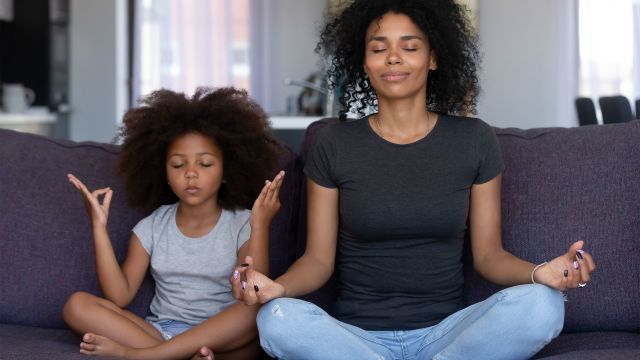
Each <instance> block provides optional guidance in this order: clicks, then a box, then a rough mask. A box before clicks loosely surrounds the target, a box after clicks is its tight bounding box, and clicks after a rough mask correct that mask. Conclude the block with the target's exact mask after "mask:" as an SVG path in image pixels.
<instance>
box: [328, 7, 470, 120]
mask: <svg viewBox="0 0 640 360" xmlns="http://www.w3.org/2000/svg"><path fill="white" fill-rule="evenodd" d="M344 6H346V8H345V9H344V10H343V11H342V12H341V13H339V14H337V15H336V16H335V17H333V18H330V19H329V21H328V22H327V24H326V26H325V27H324V30H323V31H322V33H321V35H320V42H319V43H318V45H317V46H316V52H318V53H320V54H322V55H324V56H326V57H327V58H330V59H331V60H330V64H329V68H328V69H327V75H328V78H329V82H330V86H332V87H334V88H335V87H340V86H343V88H342V89H341V90H343V95H342V96H341V97H340V103H341V105H342V110H341V113H340V117H341V118H342V119H344V118H345V115H346V112H347V111H349V109H350V107H351V106H353V107H354V108H355V109H356V110H357V112H358V114H359V115H361V116H364V115H365V113H364V109H366V108H367V107H376V106H377V101H376V93H375V90H374V89H373V88H372V87H371V83H370V82H369V81H368V78H367V76H366V73H365V72H364V56H365V46H366V44H365V35H366V33H367V29H368V27H369V25H370V24H371V22H373V21H377V20H379V19H380V18H382V16H383V15H384V14H386V13H388V12H393V13H399V14H404V15H407V16H408V17H409V18H410V19H411V20H412V21H413V22H414V23H415V24H416V25H417V26H418V27H419V28H420V29H421V30H422V32H424V34H425V35H426V36H427V38H428V39H429V43H430V46H431V48H432V49H433V50H434V51H435V54H436V59H437V63H438V69H437V70H433V71H431V72H430V73H429V77H428V80H427V89H428V91H429V93H428V94H427V104H426V106H427V108H428V109H429V110H431V111H436V112H440V113H445V114H458V113H475V112H476V105H477V100H476V98H477V96H478V94H479V92H480V88H479V85H478V75H477V71H478V66H479V62H480V56H479V53H478V48H477V44H476V36H475V33H474V31H473V30H472V27H471V25H470V24H469V20H468V18H467V16H466V15H467V9H466V7H464V6H461V5H458V4H456V3H455V2H454V1H453V0H355V1H353V2H352V1H351V0H349V1H347V3H346V4H343V5H342V6H339V7H344Z"/></svg>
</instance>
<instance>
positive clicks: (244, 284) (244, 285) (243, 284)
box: [242, 281, 247, 290]
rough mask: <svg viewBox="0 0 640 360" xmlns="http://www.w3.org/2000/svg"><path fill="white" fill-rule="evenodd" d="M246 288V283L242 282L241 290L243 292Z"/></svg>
mask: <svg viewBox="0 0 640 360" xmlns="http://www.w3.org/2000/svg"><path fill="white" fill-rule="evenodd" d="M246 288H247V282H246V281H243V282H242V290H244V289H246Z"/></svg>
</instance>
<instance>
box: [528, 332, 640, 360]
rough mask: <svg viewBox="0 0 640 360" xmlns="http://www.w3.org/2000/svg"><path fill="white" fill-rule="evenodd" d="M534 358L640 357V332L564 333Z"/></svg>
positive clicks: (598, 359) (594, 359)
mask: <svg viewBox="0 0 640 360" xmlns="http://www.w3.org/2000/svg"><path fill="white" fill-rule="evenodd" d="M534 359H545V360H550V359H566V360H569V359H575V360H584V359H593V360H596V359H597V360H602V359H607V360H613V359H616V360H617V359H621V360H622V359H640V334H633V333H627V332H619V331H617V332H605V331H598V332H586V333H576V334H562V335H560V336H559V337H558V338H556V339H554V340H553V341H551V343H549V344H548V345H547V346H545V348H544V349H542V351H540V352H539V353H538V354H536V356H535V357H534Z"/></svg>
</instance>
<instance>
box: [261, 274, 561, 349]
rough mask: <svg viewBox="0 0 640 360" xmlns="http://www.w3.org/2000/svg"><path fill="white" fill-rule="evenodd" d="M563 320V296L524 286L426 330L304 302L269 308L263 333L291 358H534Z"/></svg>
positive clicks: (270, 345) (266, 344)
mask: <svg viewBox="0 0 640 360" xmlns="http://www.w3.org/2000/svg"><path fill="white" fill-rule="evenodd" d="M563 321H564V301H563V298H562V294H561V293H560V292H559V291H557V290H553V289H551V288H549V287H546V286H544V285H520V286H514V287H511V288H508V289H504V290H502V291H499V292H497V293H496V294H494V295H492V296H491V297H489V298H488V299H486V300H484V301H482V302H479V303H477V304H474V305H471V306H469V307H467V308H465V309H462V310H460V311H458V312H456V313H454V314H452V315H451V316H449V317H447V318H446V319H445V320H443V321H442V322H440V323H439V324H437V325H434V326H431V327H428V328H424V329H416V330H407V331H366V330H363V329H360V328H358V327H355V326H351V325H349V324H345V323H343V322H340V321H338V320H336V319H334V318H332V317H331V316H330V315H328V314H327V313H326V312H324V310H322V309H320V308H319V307H317V306H315V305H313V304H311V303H308V302H305V301H302V300H296V299H276V300H272V301H271V302H269V303H267V304H266V305H264V306H263V307H262V309H261V310H260V312H259V314H258V329H259V331H260V342H261V344H262V347H263V348H264V349H265V350H266V351H267V353H269V354H270V355H271V356H275V357H279V358H283V359H344V358H345V356H348V358H349V359H403V360H408V359H416V360H423V359H526V358H529V357H531V356H533V355H534V354H535V353H537V352H538V351H539V350H540V349H542V347H544V346H545V345H546V344H547V343H548V342H549V341H551V340H552V339H553V338H554V337H556V336H558V334H559V333H560V331H561V330H562V325H563Z"/></svg>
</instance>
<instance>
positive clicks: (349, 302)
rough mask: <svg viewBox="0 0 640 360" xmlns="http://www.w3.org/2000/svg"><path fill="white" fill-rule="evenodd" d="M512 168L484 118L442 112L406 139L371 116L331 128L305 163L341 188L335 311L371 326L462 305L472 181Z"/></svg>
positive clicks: (404, 322) (392, 325) (423, 322)
mask: <svg viewBox="0 0 640 360" xmlns="http://www.w3.org/2000/svg"><path fill="white" fill-rule="evenodd" d="M503 168H504V165H503V162H502V157H501V155H500V149H499V146H498V142H497V140H496V136H495V134H494V132H493V130H492V129H491V127H490V126H489V125H487V124H486V123H485V122H483V121H482V120H479V119H473V118H463V117H455V116H444V115H440V116H439V119H438V121H437V123H436V125H435V127H434V128H433V130H432V131H431V133H430V134H428V135H427V136H426V137H424V138H422V139H421V140H418V141H416V142H414V143H411V144H406V145H399V144H394V143H390V142H388V141H386V140H384V139H383V138H381V137H380V136H378V135H377V134H376V133H375V132H374V131H373V130H372V129H371V127H370V126H369V122H368V119H367V118H363V119H359V120H355V121H350V122H342V123H338V124H333V125H329V126H327V127H326V128H324V129H322V130H321V132H320V134H319V135H318V139H317V142H316V144H315V146H314V148H313V150H312V152H311V156H310V158H309V160H308V162H307V164H306V166H305V169H304V172H305V174H306V175H307V176H309V177H310V178H311V179H312V180H313V181H314V182H316V183H317V184H319V185H320V186H323V187H327V188H338V190H339V230H338V244H337V257H336V266H337V268H336V271H337V272H338V299H337V303H336V304H335V312H334V315H335V316H336V317H337V318H338V319H339V320H341V321H344V322H346V323H349V324H352V325H356V326H358V327H361V328H363V329H366V330H409V329H417V328H423V327H427V326H431V325H435V324H437V323H438V322H440V321H441V320H443V319H444V318H445V317H447V316H448V315H450V314H452V313H454V312H456V311H457V310H459V309H461V308H462V307H463V299H462V290H463V274H462V248H463V241H464V236H465V231H466V227H467V226H466V224H467V217H468V213H469V196H470V189H471V186H472V185H473V184H479V183H484V182H487V181H489V180H491V179H493V178H494V177H495V176H497V175H498V174H499V173H500V172H501V171H502V170H503Z"/></svg>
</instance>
